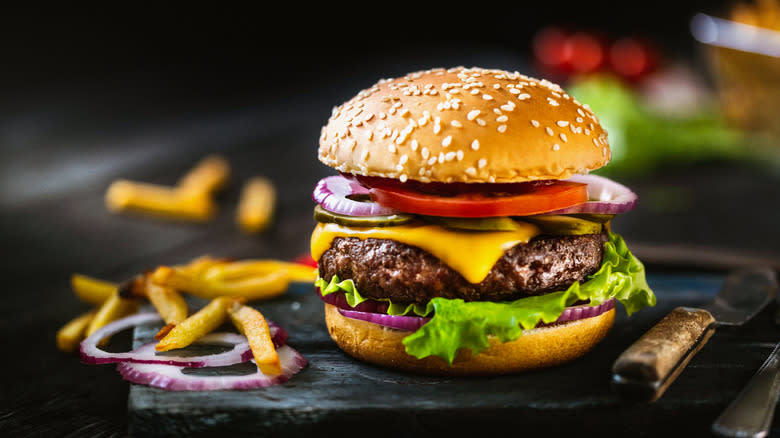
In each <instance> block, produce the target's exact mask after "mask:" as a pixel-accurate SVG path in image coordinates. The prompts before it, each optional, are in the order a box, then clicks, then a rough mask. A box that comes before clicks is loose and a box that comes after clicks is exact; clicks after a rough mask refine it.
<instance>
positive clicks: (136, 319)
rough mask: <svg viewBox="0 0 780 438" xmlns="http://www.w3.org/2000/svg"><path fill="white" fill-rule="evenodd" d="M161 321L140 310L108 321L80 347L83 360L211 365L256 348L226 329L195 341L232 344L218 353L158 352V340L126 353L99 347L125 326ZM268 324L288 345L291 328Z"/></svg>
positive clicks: (244, 356) (243, 357)
mask: <svg viewBox="0 0 780 438" xmlns="http://www.w3.org/2000/svg"><path fill="white" fill-rule="evenodd" d="M161 321H162V319H161V318H160V316H159V315H157V314H156V313H139V314H135V315H130V316H127V317H125V318H122V319H118V320H116V321H114V322H112V323H110V324H106V325H105V326H104V327H101V328H100V329H98V330H97V331H95V333H93V334H92V335H91V336H90V337H88V338H87V339H85V340H84V341H82V342H81V346H80V350H79V352H80V355H81V361H82V362H84V363H87V364H105V363H114V362H134V363H147V364H168V365H178V366H183V367H207V366H225V365H231V364H235V363H241V362H246V361H248V360H250V359H251V358H252V350H251V349H250V348H249V342H247V340H246V337H244V336H243V335H239V334H236V333H225V332H216V333H210V334H208V335H206V336H204V337H203V338H201V339H200V340H198V341H197V342H196V343H195V344H196V345H203V344H226V347H227V346H229V347H230V349H229V350H227V351H223V352H221V353H216V354H202V355H187V354H186V353H183V352H184V351H185V350H186V349H182V350H180V351H172V352H165V353H157V351H156V350H155V349H154V346H155V344H156V342H150V343H148V344H145V345H142V346H140V347H138V348H136V349H134V350H132V351H128V352H124V353H111V352H108V351H105V350H102V349H100V348H99V347H98V344H99V343H100V341H101V340H103V339H104V338H107V337H109V336H112V335H114V334H116V333H119V332H121V331H122V330H126V329H128V328H131V327H135V326H138V325H143V324H151V323H159V322H161ZM268 326H269V329H270V332H271V338H272V340H273V342H274V346H276V347H277V348H278V347H279V346H281V345H284V343H285V342H286V341H287V332H286V331H285V330H284V329H283V328H281V327H280V326H278V325H277V324H275V323H274V322H272V321H268Z"/></svg>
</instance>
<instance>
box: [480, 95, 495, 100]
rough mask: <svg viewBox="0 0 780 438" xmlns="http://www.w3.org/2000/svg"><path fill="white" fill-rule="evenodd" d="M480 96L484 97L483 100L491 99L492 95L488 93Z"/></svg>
mask: <svg viewBox="0 0 780 438" xmlns="http://www.w3.org/2000/svg"><path fill="white" fill-rule="evenodd" d="M482 98H483V99H485V100H493V96H491V95H489V94H483V95H482Z"/></svg>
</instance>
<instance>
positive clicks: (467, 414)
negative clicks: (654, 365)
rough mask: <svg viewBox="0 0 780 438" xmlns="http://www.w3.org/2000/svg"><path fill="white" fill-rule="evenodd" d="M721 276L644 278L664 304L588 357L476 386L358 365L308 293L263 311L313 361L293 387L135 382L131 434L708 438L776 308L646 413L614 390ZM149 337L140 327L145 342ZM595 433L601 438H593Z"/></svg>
mask: <svg viewBox="0 0 780 438" xmlns="http://www.w3.org/2000/svg"><path fill="white" fill-rule="evenodd" d="M722 280H723V277H722V276H720V275H715V274H707V275H690V274H667V275H655V276H651V277H649V283H650V285H651V286H652V287H653V288H654V290H655V292H656V294H657V295H658V302H659V304H658V305H657V306H656V307H655V308H651V309H645V310H643V311H641V312H639V313H637V314H634V315H632V316H631V317H626V315H625V311H624V309H623V308H622V307H620V306H619V308H618V314H617V315H618V316H617V320H616V324H615V327H614V328H613V330H612V331H611V332H610V334H609V335H608V336H607V338H606V339H605V340H604V341H603V342H602V343H601V344H599V345H598V346H597V347H596V348H595V349H594V350H593V351H591V352H590V353H589V354H587V355H586V356H584V357H583V358H581V359H579V360H577V361H575V362H572V363H569V364H566V365H563V366H560V367H557V368H552V369H548V370H542V371H536V372H530V373H525V374H520V375H513V376H502V377H489V378H485V377H480V378H446V377H424V376H416V375H410V374H406V373H401V372H396V371H392V370H386V369H382V368H378V367H375V366H373V365H368V364H364V363H360V362H357V361H355V360H353V359H352V358H350V357H348V356H346V355H345V354H343V353H342V352H341V351H340V350H338V349H337V348H336V347H335V344H333V342H332V341H331V340H330V337H329V336H328V334H327V331H326V329H325V326H324V323H323V310H322V303H321V302H320V301H319V299H318V298H317V297H316V296H315V295H314V293H313V291H312V290H310V288H308V287H305V288H303V287H296V288H295V289H293V290H291V291H289V292H288V294H287V295H285V296H284V297H282V298H279V299H276V300H273V301H271V302H265V303H262V304H261V305H260V307H259V308H260V309H261V310H262V312H263V313H264V314H265V315H266V316H267V317H268V318H270V319H273V320H274V321H277V322H278V323H280V324H281V325H283V326H284V327H285V328H286V329H287V330H288V331H289V335H290V336H289V340H288V343H289V344H290V345H291V346H293V347H295V348H296V349H298V350H299V351H300V352H301V353H302V354H303V355H304V356H305V357H306V358H307V359H308V361H309V364H308V366H307V367H306V368H305V369H304V370H303V371H301V372H300V373H299V374H298V375H296V376H294V377H293V378H292V379H291V380H290V381H289V382H287V383H286V384H283V385H279V386H274V387H270V388H265V389H259V390H250V391H215V392H168V391H164V390H160V389H156V388H151V387H146V386H139V385H131V389H130V395H129V403H128V406H129V414H130V432H131V434H133V435H134V436H176V437H181V436H197V435H210V434H219V435H224V436H244V435H252V436H262V435H279V436H291V435H303V434H309V433H316V434H317V435H320V436H322V435H325V436H331V435H338V436H345V435H347V436H377V435H381V436H398V435H400V436H419V435H423V434H429V433H431V432H434V433H437V434H438V433H442V434H447V435H442V436H465V435H472V434H479V433H485V432H487V431H489V430H502V429H501V428H504V429H503V430H512V431H516V433H517V434H520V435H526V434H529V433H531V432H533V433H545V434H546V436H558V435H564V434H570V433H584V432H587V435H588V436H591V434H598V435H600V436H605V435H606V436H642V435H648V436H657V435H659V434H661V433H663V434H671V435H674V436H676V435H681V434H684V433H687V434H690V436H707V435H709V434H710V425H711V423H712V421H713V420H714V419H715V417H716V416H717V415H718V414H719V412H720V410H722V409H723V408H724V407H725V406H726V404H728V402H729V401H730V400H731V399H732V398H733V397H734V396H735V395H736V393H737V392H738V391H739V389H740V388H741V387H742V385H744V384H745V383H746V382H747V380H748V379H749V378H750V376H751V375H752V374H753V373H754V372H755V370H756V369H757V368H758V367H759V366H760V365H761V363H762V361H763V360H764V358H765V357H766V355H768V354H769V352H770V351H771V349H772V347H773V345H774V343H775V342H776V341H777V340H778V339H779V338H780V329H778V328H776V327H774V326H773V325H772V323H771V318H770V317H771V315H770V314H771V313H772V312H773V311H774V304H773V305H772V306H770V307H771V309H766V310H765V311H763V312H762V313H761V314H759V315H758V317H757V318H756V319H754V320H753V321H751V322H750V323H748V324H747V325H746V326H743V327H740V328H722V329H718V331H717V332H716V334H715V335H714V337H713V338H712V339H711V340H710V342H709V343H708V344H707V345H706V346H705V347H704V349H703V350H702V351H701V352H700V353H699V354H698V355H697V356H696V357H694V359H693V360H692V361H691V363H690V365H689V366H688V368H687V369H686V370H685V371H684V372H683V373H682V374H681V375H680V377H679V378H678V379H677V381H676V382H675V383H674V384H673V385H672V386H671V387H670V388H669V390H668V391H667V393H666V394H665V395H664V396H663V397H662V398H661V399H660V400H659V401H657V402H655V403H652V404H645V403H629V402H624V401H621V400H619V399H618V398H617V397H616V396H615V394H614V393H613V392H612V391H611V390H610V368H611V366H612V363H613V362H614V360H615V358H616V357H617V356H618V355H619V354H620V353H621V352H622V351H623V350H624V349H625V348H626V347H628V346H629V345H630V344H631V343H632V342H633V341H634V340H635V339H636V338H637V337H639V336H640V335H641V334H642V333H643V332H644V331H645V330H646V329H648V328H649V327H650V326H651V325H652V324H654V323H655V322H656V321H657V320H659V319H660V318H661V317H662V316H663V315H664V314H665V313H666V312H668V311H669V310H671V309H672V308H674V307H676V306H679V305H697V304H701V303H704V302H706V301H708V300H709V299H711V298H712V297H713V295H714V294H715V293H716V292H717V290H718V288H719V287H720V284H721V282H722ZM152 333H153V328H139V329H137V330H136V334H135V338H136V339H135V342H136V344H138V343H140V342H145V341H148V339H149V336H151V334H152ZM593 436H596V435H593Z"/></svg>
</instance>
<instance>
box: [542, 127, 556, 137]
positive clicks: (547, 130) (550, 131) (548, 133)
mask: <svg viewBox="0 0 780 438" xmlns="http://www.w3.org/2000/svg"><path fill="white" fill-rule="evenodd" d="M544 132H546V133H547V135H549V136H552V135H555V132H553V130H552V128H550V127H549V126H547V127H546V128H544Z"/></svg>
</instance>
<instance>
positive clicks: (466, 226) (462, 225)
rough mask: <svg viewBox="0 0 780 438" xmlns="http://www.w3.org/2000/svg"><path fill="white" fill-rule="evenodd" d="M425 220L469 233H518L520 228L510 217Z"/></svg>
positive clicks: (424, 218)
mask: <svg viewBox="0 0 780 438" xmlns="http://www.w3.org/2000/svg"><path fill="white" fill-rule="evenodd" d="M422 219H423V220H425V221H427V222H431V223H434V224H436V225H441V226H442V227H447V228H455V229H458V230H469V231H516V230H518V229H519V228H520V226H519V225H518V223H517V222H515V221H514V220H512V218H509V217H505V216H502V217H486V218H477V219H470V218H460V217H440V216H423V217H422Z"/></svg>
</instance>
